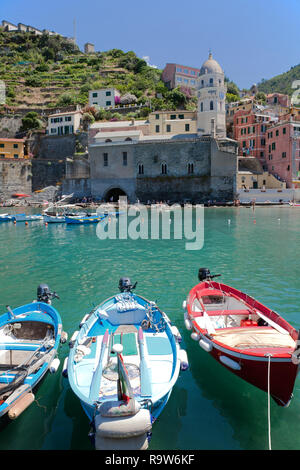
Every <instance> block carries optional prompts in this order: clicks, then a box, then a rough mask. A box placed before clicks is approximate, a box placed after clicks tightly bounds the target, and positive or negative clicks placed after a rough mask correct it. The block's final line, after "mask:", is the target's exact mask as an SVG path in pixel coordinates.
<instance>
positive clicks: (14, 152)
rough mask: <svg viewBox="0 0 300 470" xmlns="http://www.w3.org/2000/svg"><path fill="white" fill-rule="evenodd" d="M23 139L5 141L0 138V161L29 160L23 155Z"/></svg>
mask: <svg viewBox="0 0 300 470" xmlns="http://www.w3.org/2000/svg"><path fill="white" fill-rule="evenodd" d="M24 146H25V140H24V139H5V138H2V137H0V159H2V158H15V159H17V158H29V157H28V156H27V155H26V156H25V153H24Z"/></svg>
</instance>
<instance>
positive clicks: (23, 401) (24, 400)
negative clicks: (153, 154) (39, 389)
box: [8, 392, 34, 419]
mask: <svg viewBox="0 0 300 470" xmlns="http://www.w3.org/2000/svg"><path fill="white" fill-rule="evenodd" d="M33 401H34V394H33V393H31V392H30V393H26V395H23V396H22V397H21V398H19V399H18V400H17V401H16V403H15V404H14V405H13V406H12V407H11V409H10V410H9V412H8V417H9V418H10V419H16V418H17V417H18V416H20V414H21V413H23V411H24V410H26V408H27V407H28V406H29V405H31V403H33Z"/></svg>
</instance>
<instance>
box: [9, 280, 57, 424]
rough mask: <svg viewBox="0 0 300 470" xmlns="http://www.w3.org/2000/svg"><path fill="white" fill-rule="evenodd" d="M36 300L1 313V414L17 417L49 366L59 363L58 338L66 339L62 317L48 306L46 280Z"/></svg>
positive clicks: (25, 406) (50, 297)
mask: <svg viewBox="0 0 300 470" xmlns="http://www.w3.org/2000/svg"><path fill="white" fill-rule="evenodd" d="M37 293H38V296H37V301H35V302H32V303H30V304H27V305H23V306H21V307H17V308H15V309H14V310H12V309H11V308H10V307H9V306H7V313H4V314H2V315H1V316H0V417H1V416H3V415H5V414H6V413H7V414H8V417H9V418H10V419H15V418H17V417H18V416H19V415H20V414H21V413H22V412H23V411H24V410H25V409H26V408H27V407H28V406H29V405H30V404H31V403H32V402H33V400H34V394H33V389H34V387H35V386H36V385H37V384H38V383H39V382H40V380H41V379H42V378H43V377H44V375H45V374H46V372H47V371H48V370H50V371H51V372H55V371H56V370H57V368H58V366H59V359H58V358H56V354H57V350H58V346H59V344H60V342H63V341H65V340H66V334H65V333H64V332H62V323H61V318H60V315H59V313H58V312H57V310H56V309H55V308H54V307H52V306H51V299H52V298H54V297H58V296H57V295H56V293H55V292H54V293H51V292H50V290H49V287H48V286H47V285H46V284H41V285H40V286H39V287H38V290H37Z"/></svg>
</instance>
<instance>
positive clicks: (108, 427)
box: [64, 278, 188, 450]
mask: <svg viewBox="0 0 300 470" xmlns="http://www.w3.org/2000/svg"><path fill="white" fill-rule="evenodd" d="M135 285H136V284H135ZM134 288H135V286H133V285H132V284H131V282H130V279H129V278H121V279H120V282H119V289H120V293H118V294H117V295H115V296H113V297H110V298H108V299H107V300H105V301H104V302H102V303H101V304H100V305H99V306H97V307H96V308H94V309H93V310H92V311H91V312H90V313H89V314H87V315H86V316H85V317H84V318H83V320H82V322H81V326H80V329H79V331H77V332H75V333H74V334H73V336H72V338H71V341H70V343H69V346H70V354H69V357H68V361H67V365H66V366H65V367H64V368H65V371H66V375H67V376H68V379H69V383H70V386H71V388H72V390H73V392H74V393H75V394H76V395H77V397H78V398H79V399H80V401H81V404H82V407H83V409H84V411H85V413H86V414H87V416H88V418H89V420H90V423H91V429H90V433H89V436H90V437H91V438H92V441H93V444H94V446H95V448H96V449H97V450H98V449H100V450H108V449H141V450H144V449H147V448H148V442H149V440H150V437H151V431H152V424H153V422H154V421H155V420H156V419H157V418H158V416H159V415H160V413H161V412H162V410H163V409H164V407H165V406H166V404H167V401H168V399H169V396H170V394H171V391H172V388H173V386H174V385H175V383H176V381H177V379H178V375H179V372H180V370H184V369H186V368H187V367H188V361H187V355H186V352H185V351H184V350H183V349H181V348H180V345H179V342H180V340H181V337H180V333H179V331H178V329H177V328H176V327H175V326H172V325H171V322H170V320H169V318H168V317H167V315H166V314H165V313H164V312H162V311H161V310H160V309H159V308H158V307H157V305H156V304H155V303H154V302H151V301H149V300H147V299H145V298H144V297H141V296H139V295H136V294H134V293H133V292H132V290H133V289H134Z"/></svg>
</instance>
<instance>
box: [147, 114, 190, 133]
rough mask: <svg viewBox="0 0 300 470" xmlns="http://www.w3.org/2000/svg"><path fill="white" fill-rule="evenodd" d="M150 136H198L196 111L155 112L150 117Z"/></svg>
mask: <svg viewBox="0 0 300 470" xmlns="http://www.w3.org/2000/svg"><path fill="white" fill-rule="evenodd" d="M149 123H150V134H151V135H157V134H161V135H167V134H181V135H183V134H196V133H197V112H196V111H186V110H177V111H155V112H153V113H151V114H150V115H149Z"/></svg>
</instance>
